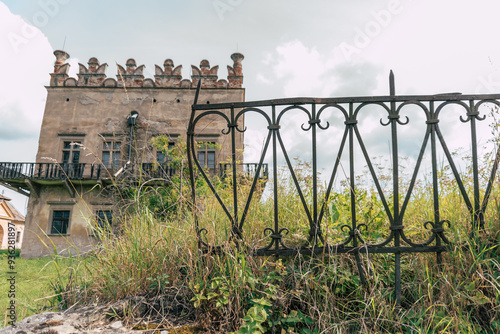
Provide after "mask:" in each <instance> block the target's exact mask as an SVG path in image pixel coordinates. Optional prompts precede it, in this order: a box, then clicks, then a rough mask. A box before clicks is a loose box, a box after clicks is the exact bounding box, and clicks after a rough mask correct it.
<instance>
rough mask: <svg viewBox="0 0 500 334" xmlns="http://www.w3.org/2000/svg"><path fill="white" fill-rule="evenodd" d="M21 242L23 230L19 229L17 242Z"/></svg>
mask: <svg viewBox="0 0 500 334" xmlns="http://www.w3.org/2000/svg"><path fill="white" fill-rule="evenodd" d="M20 242H21V231H17V236H16V243H20Z"/></svg>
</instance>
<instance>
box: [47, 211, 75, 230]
mask: <svg viewBox="0 0 500 334" xmlns="http://www.w3.org/2000/svg"><path fill="white" fill-rule="evenodd" d="M56 212H68V217H67V225H66V233H57V232H56V233H54V219H55V213H56ZM71 218H72V210H71V208H68V207H64V206H61V207H56V208H52V209H51V210H50V217H49V224H48V231H47V235H49V236H70V235H71V233H70V231H71Z"/></svg>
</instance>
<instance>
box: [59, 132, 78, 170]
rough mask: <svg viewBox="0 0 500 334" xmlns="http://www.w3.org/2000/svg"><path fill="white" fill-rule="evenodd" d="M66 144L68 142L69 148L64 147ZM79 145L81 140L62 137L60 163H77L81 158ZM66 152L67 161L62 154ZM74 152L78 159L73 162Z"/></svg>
mask: <svg viewBox="0 0 500 334" xmlns="http://www.w3.org/2000/svg"><path fill="white" fill-rule="evenodd" d="M66 144H69V146H70V147H69V148H67V147H66ZM81 146H82V141H81V139H80V140H73V139H69V138H63V139H62V149H61V163H62V164H79V163H80V158H81ZM65 153H68V161H64V160H65V159H64V154H65ZM75 153H78V161H77V162H75V161H74V160H75V158H74V157H75Z"/></svg>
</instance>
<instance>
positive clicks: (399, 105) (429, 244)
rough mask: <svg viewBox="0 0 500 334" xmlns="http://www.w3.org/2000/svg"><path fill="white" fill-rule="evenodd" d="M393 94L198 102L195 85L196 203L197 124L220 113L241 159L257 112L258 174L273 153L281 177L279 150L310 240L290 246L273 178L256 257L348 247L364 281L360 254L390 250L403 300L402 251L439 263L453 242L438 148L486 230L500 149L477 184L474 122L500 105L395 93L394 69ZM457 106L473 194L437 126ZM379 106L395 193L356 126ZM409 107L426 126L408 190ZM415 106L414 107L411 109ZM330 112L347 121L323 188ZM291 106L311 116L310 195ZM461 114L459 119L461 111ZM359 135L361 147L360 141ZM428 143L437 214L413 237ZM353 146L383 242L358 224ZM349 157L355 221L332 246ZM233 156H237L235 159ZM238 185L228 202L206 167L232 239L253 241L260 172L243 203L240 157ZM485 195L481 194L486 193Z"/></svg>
mask: <svg viewBox="0 0 500 334" xmlns="http://www.w3.org/2000/svg"><path fill="white" fill-rule="evenodd" d="M389 82H390V95H389V96H369V97H342V98H290V99H276V100H267V101H252V102H235V103H221V104H197V98H198V93H199V90H200V85H198V91H197V93H196V97H195V101H194V104H193V105H192V113H191V118H190V122H189V127H188V137H187V145H188V152H189V155H188V158H189V167H190V176H191V187H192V196H193V200H194V202H195V203H196V188H195V170H201V168H200V163H199V161H198V160H197V157H196V154H195V150H196V145H195V135H196V131H197V124H199V123H200V121H201V120H203V119H204V118H205V117H211V119H213V118H214V117H220V118H222V119H223V120H224V121H225V124H226V128H225V129H221V132H222V134H223V135H226V136H229V137H230V138H231V141H232V156H233V157H236V151H235V134H236V131H239V132H244V131H246V130H247V129H246V128H240V125H239V124H241V122H240V121H241V120H242V119H243V117H245V116H244V115H250V114H253V115H256V116H258V117H259V118H260V119H262V120H263V122H265V123H266V126H267V134H266V135H265V141H264V145H263V149H262V153H261V155H260V160H259V163H258V164H257V166H256V170H255V175H259V174H260V173H261V171H262V170H263V168H264V167H263V166H264V159H265V157H266V154H268V153H269V155H270V156H271V160H272V164H271V173H272V175H271V179H273V180H276V179H277V177H278V175H277V171H278V167H279V166H278V159H277V156H278V154H280V157H281V156H282V157H283V158H284V161H285V166H286V167H287V169H288V172H289V174H290V177H291V179H292V181H293V184H294V186H295V189H296V192H297V194H298V196H299V198H300V202H301V204H302V210H303V211H304V213H305V217H307V218H306V219H307V222H306V223H307V226H308V229H309V231H308V240H307V242H305V243H304V244H302V245H300V246H297V247H291V246H288V245H287V243H286V242H285V241H284V240H285V237H286V234H287V233H288V229H287V228H284V227H283V222H282V221H280V218H279V211H278V210H279V209H278V208H279V202H280V198H279V197H278V189H277V182H273V183H272V184H273V189H272V196H273V198H272V200H273V202H274V213H273V214H274V217H273V225H272V226H267V227H265V229H264V230H263V231H262V234H263V237H265V238H267V240H268V241H267V245H265V246H263V247H260V248H259V247H257V248H251V249H248V251H249V252H250V253H252V254H254V255H274V256H281V255H292V254H298V253H301V254H320V253H329V254H338V253H349V254H353V255H354V256H355V258H356V262H357V264H358V269H359V272H360V276H361V280H362V281H364V280H365V277H364V273H363V266H362V262H361V260H360V254H362V253H365V252H366V253H392V254H394V258H395V265H394V270H395V273H394V275H395V291H396V300H397V303H398V304H399V303H400V300H401V254H403V253H424V252H432V253H436V254H437V262H438V263H440V262H441V253H442V252H445V251H447V249H448V248H447V245H449V240H448V238H447V237H446V235H445V231H446V229H447V228H449V227H450V226H451V223H452V222H451V221H450V220H449V219H448V218H447V217H446V215H445V214H444V213H442V212H441V210H440V195H439V180H438V178H439V175H438V173H439V166H438V158H437V149H438V148H440V150H442V152H443V154H444V157H445V159H446V161H447V164H448V165H449V168H450V169H451V173H452V175H453V178H454V182H456V187H457V188H458V192H459V194H460V196H461V199H462V201H463V202H464V203H465V206H466V207H467V210H468V213H469V214H470V222H471V230H474V229H476V228H482V227H483V226H484V224H485V215H484V214H485V211H486V208H487V207H488V201H489V199H490V195H491V191H492V187H493V185H494V181H495V176H496V173H497V169H498V162H499V158H500V151H498V149H497V151H496V155H495V157H494V162H493V164H492V168H491V170H490V173H489V179H488V181H487V185H486V189H480V187H481V186H480V182H479V169H478V163H479V160H478V159H479V158H478V138H477V135H478V134H477V122H479V121H482V120H484V119H485V118H484V117H483V116H482V115H480V113H479V108H480V107H481V106H483V105H485V104H488V103H490V104H491V105H492V106H493V107H498V106H500V102H499V100H500V94H490V95H462V94H460V93H452V94H438V95H415V96H397V95H395V88H394V75H393V73H392V71H391V73H390V76H389ZM450 105H452V106H456V107H457V108H458V109H459V110H460V112H462V115H461V116H460V117H459V120H460V121H461V122H463V123H469V124H470V138H469V144H470V147H471V151H472V153H471V160H472V180H473V185H472V188H473V189H472V191H471V192H472V196H469V193H468V191H467V189H466V186H465V185H464V182H463V180H462V176H461V173H460V170H459V164H458V163H457V162H456V161H455V160H456V157H455V156H454V155H453V152H451V151H450V149H449V148H448V145H447V142H446V140H445V137H444V136H443V132H442V130H441V128H440V124H439V122H440V120H442V119H443V118H444V117H442V116H441V112H442V110H443V108H444V107H446V106H450ZM370 106H377V108H381V109H382V110H383V112H384V113H386V116H387V120H382V119H381V120H380V124H381V126H384V127H389V128H390V138H391V139H390V140H391V142H390V149H391V156H390V161H391V168H392V174H393V175H392V182H391V183H392V185H391V187H392V189H391V191H390V195H388V194H387V193H386V192H384V189H383V187H382V186H381V181H380V180H379V178H378V177H377V171H376V166H374V163H373V161H372V159H371V157H370V155H369V153H368V150H367V146H366V144H365V142H364V140H363V136H362V134H361V131H360V127H359V125H358V121H359V120H360V117H361V116H360V111H362V110H365V109H366V108H370ZM410 106H412V107H411V108H413V109H415V110H417V112H420V113H421V114H422V115H423V116H424V117H423V119H424V120H423V121H422V126H423V127H425V134H424V136H423V141H422V143H421V145H420V150H419V154H418V157H417V158H416V160H415V168H414V170H413V172H412V175H411V180H410V183H409V185H408V186H407V189H405V191H404V192H403V190H402V189H401V186H400V184H399V177H400V175H399V172H400V162H401V161H400V160H401V158H400V152H399V147H398V146H399V145H398V138H400V136H398V130H399V129H401V127H403V126H407V127H408V126H411V123H410V118H411V117H404V119H403V118H402V117H401V111H403V110H406V109H407V108H409V107H410ZM413 109H412V110H413ZM327 110H329V112H330V111H333V112H334V113H337V114H338V115H340V118H341V119H342V122H343V125H342V127H343V130H341V134H342V135H341V139H340V142H339V145H338V150H336V151H335V152H336V153H335V155H334V159H332V160H331V161H330V162H329V163H330V166H331V167H332V172H331V175H330V176H329V179H328V182H327V186H326V190H325V191H323V192H319V191H318V158H319V157H321V155H322V153H323V152H321V151H318V142H317V141H318V133H319V132H321V131H329V129H330V125H331V124H330V123H329V122H330V120H328V119H326V116H325V115H326V114H327V112H326V111H327ZM291 111H298V112H300V113H303V115H305V117H306V118H307V119H308V120H307V124H302V126H301V128H302V130H303V131H304V132H305V133H308V134H309V135H308V136H309V140H310V143H311V146H310V147H311V149H310V150H311V152H310V153H311V169H312V189H311V191H312V195H311V196H310V197H308V198H307V199H306V197H305V195H304V189H302V187H301V185H300V180H298V178H297V175H296V172H295V171H294V168H293V164H292V161H291V159H290V156H289V154H288V151H287V148H286V145H285V142H284V139H283V136H282V131H283V129H282V126H283V119H284V116H285V115H286V114H288V113H289V112H291ZM457 120H458V117H457ZM355 141H356V142H357V145H355ZM429 146H430V156H431V159H430V160H431V161H430V164H431V174H432V178H431V181H430V182H431V183H432V211H433V217H432V219H431V220H428V221H423V222H422V224H423V225H424V227H425V228H426V229H428V230H429V236H428V237H427V240H425V241H416V240H414V239H413V238H412V237H410V236H408V235H407V233H405V226H406V224H405V221H407V220H408V219H409V218H410V217H406V219H405V213H406V210H407V209H408V205H409V202H410V197H411V195H412V192H413V190H414V188H415V184H416V181H417V178H418V176H419V173H421V172H422V171H421V167H422V160H423V156H424V153H425V152H426V149H427V148H428V147H429ZM355 151H356V152H358V153H359V154H361V155H362V156H363V157H364V161H363V163H364V164H366V166H367V169H368V175H369V177H370V178H371V179H372V181H373V184H374V188H375V192H376V194H377V196H378V198H379V200H380V202H381V203H382V206H383V210H382V211H383V213H384V214H385V216H386V218H387V220H388V221H389V224H388V228H387V231H386V233H387V234H388V236H387V237H386V238H385V240H382V241H380V242H375V243H368V242H367V241H366V239H365V238H364V237H363V235H364V233H365V232H366V230H367V225H366V224H364V223H360V222H359V220H358V218H357V215H358V214H359V208H358V207H357V205H356V196H357V194H356V187H357V186H358V185H357V184H356V177H355V176H356V175H355V168H356V167H355V166H356V163H355V161H354V155H355ZM343 156H347V159H348V161H349V170H348V171H347V176H348V177H347V180H348V188H349V192H350V224H347V225H343V226H341V227H340V228H341V230H342V231H343V232H344V233H345V237H344V240H342V241H341V242H338V243H335V244H332V243H330V241H329V240H327V239H326V238H325V234H324V225H325V215H326V214H327V212H326V211H327V207H326V204H327V203H328V201H329V199H330V197H331V195H332V192H333V191H334V187H333V185H334V179H335V178H336V177H338V174H339V173H340V169H341V168H342V166H341V159H343ZM233 161H236V159H233ZM232 171H233V173H232V177H233V183H232V184H233V185H234V187H233V191H232V196H233V198H232V200H231V201H230V203H231V205H226V204H225V203H224V201H223V200H222V199H221V197H220V195H219V194H218V192H217V190H216V188H215V186H214V185H213V184H212V183H211V181H210V178H209V177H208V176H207V175H206V174H205V173H203V171H202V170H201V174H202V175H203V177H204V178H205V181H206V182H207V184H208V185H209V186H210V189H211V190H212V192H213V194H214V196H215V197H216V199H217V201H218V203H219V204H220V206H221V207H222V209H223V211H224V213H225V215H226V218H227V220H228V221H229V222H230V225H231V233H230V236H229V239H230V240H231V241H233V242H234V243H236V244H239V245H240V246H242V245H249V244H250V243H249V240H244V237H243V233H242V232H243V229H244V228H245V227H246V220H247V215H248V210H249V207H250V202H251V201H252V198H253V197H255V196H253V193H254V192H255V191H256V184H257V178H256V177H254V178H253V181H252V185H251V188H250V192H249V194H248V197H247V198H246V199H244V203H245V204H244V205H243V206H241V207H238V202H239V198H238V196H241V195H239V193H238V191H237V180H236V174H237V173H236V172H237V168H236V163H234V164H233V165H232ZM481 194H483V196H481ZM195 215H196V216H195V224H196V231H197V234H198V242H199V247H200V248H201V249H203V250H204V251H206V252H209V251H214V250H221V248H220V245H216V244H209V242H208V241H207V240H206V238H204V234H206V233H207V230H206V229H205V228H203V227H202V226H200V225H199V217H198V215H197V212H195Z"/></svg>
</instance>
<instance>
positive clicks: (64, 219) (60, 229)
mask: <svg viewBox="0 0 500 334" xmlns="http://www.w3.org/2000/svg"><path fill="white" fill-rule="evenodd" d="M69 217H70V211H69V210H54V211H53V213H52V227H51V229H50V233H51V234H68V226H69Z"/></svg>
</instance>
